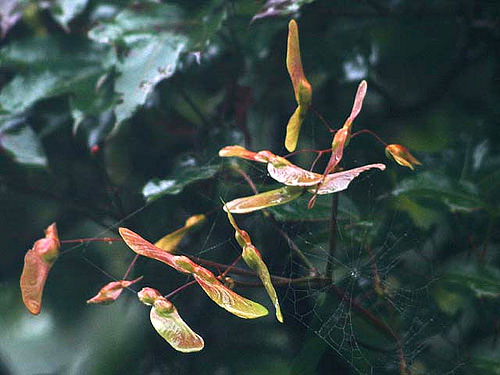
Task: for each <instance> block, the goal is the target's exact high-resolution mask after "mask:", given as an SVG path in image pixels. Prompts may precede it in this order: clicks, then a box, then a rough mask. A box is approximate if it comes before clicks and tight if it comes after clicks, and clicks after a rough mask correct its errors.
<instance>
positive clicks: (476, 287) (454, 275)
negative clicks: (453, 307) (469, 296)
mask: <svg viewBox="0 0 500 375" xmlns="http://www.w3.org/2000/svg"><path fill="white" fill-rule="evenodd" d="M444 280H445V281H447V282H449V283H453V284H457V285H459V286H462V287H464V288H467V289H469V290H470V291H472V292H473V293H474V295H475V296H476V297H477V298H498V297H500V271H499V270H498V269H497V268H495V267H492V266H490V265H476V264H472V263H470V262H467V263H463V262H462V263H453V264H450V265H448V267H447V271H446V272H445V275H444Z"/></svg>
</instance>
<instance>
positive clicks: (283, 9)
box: [252, 0, 314, 21]
mask: <svg viewBox="0 0 500 375" xmlns="http://www.w3.org/2000/svg"><path fill="white" fill-rule="evenodd" d="M313 1H314V0H267V1H266V3H265V4H264V6H263V7H262V9H261V10H260V11H259V13H257V14H256V15H255V16H253V18H252V21H255V20H258V19H259V18H266V17H275V16H287V15H289V14H293V13H296V12H297V11H298V10H299V9H300V7H301V6H303V5H305V4H309V3H312V2H313Z"/></svg>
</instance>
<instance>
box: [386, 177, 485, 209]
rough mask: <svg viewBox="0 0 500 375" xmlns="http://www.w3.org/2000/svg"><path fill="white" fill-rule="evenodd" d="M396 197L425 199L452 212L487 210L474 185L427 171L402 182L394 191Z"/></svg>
mask: <svg viewBox="0 0 500 375" xmlns="http://www.w3.org/2000/svg"><path fill="white" fill-rule="evenodd" d="M392 195H393V196H395V197H401V196H409V197H410V198H412V199H419V198H425V199H428V200H430V201H437V202H440V203H442V204H444V205H446V206H447V207H448V208H449V209H450V211H452V212H469V213H470V212H473V211H475V210H477V209H481V208H485V204H484V202H483V201H482V200H481V199H480V197H479V196H478V193H477V189H476V188H475V187H474V185H472V184H468V183H465V182H456V181H453V180H451V179H450V178H449V177H447V176H446V175H444V174H438V173H436V172H431V171H426V172H422V173H419V174H418V175H416V176H413V177H410V178H407V179H405V180H403V181H401V182H400V183H399V184H398V185H397V186H396V187H395V188H394V189H393V190H392Z"/></svg>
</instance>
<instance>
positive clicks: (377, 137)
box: [351, 129, 387, 146]
mask: <svg viewBox="0 0 500 375" xmlns="http://www.w3.org/2000/svg"><path fill="white" fill-rule="evenodd" d="M363 133H367V134H370V135H371V136H373V137H375V139H376V140H377V141H379V142H380V143H382V144H383V145H384V146H387V142H384V140H383V139H382V138H380V137H379V136H378V135H377V133H375V132H373V131H371V130H369V129H362V130H359V131H357V132H356V133H353V134H352V135H351V138H354V137H357V136H358V135H360V134H363Z"/></svg>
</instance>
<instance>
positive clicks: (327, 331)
mask: <svg viewBox="0 0 500 375" xmlns="http://www.w3.org/2000/svg"><path fill="white" fill-rule="evenodd" d="M0 14H1V19H0V26H1V31H2V35H3V39H2V40H1V41H0V46H1V48H0V87H1V91H0V207H1V209H0V217H1V218H0V223H1V229H0V233H1V240H2V241H1V243H2V262H1V263H0V282H1V290H2V293H1V294H0V311H1V313H0V335H1V340H0V363H1V366H2V370H3V372H5V373H13V374H35V373H44V374H49V373H50V374H115V373H116V374H118V373H127V374H135V373H137V374H163V373H175V374H193V373H194V374H197V373H207V374H212V373H213V374H221V375H223V374H321V373H337V374H349V373H363V374H365V373H366V374H372V373H373V374H398V373H400V372H401V370H400V364H401V360H400V357H401V352H402V353H403V355H404V358H405V362H406V365H407V370H406V371H407V373H411V374H445V373H446V374H498V373H499V372H500V361H499V358H500V343H499V342H498V335H499V332H500V321H499V319H498V317H499V316H500V315H499V314H500V305H499V303H498V300H499V298H500V257H499V255H498V253H499V250H500V249H499V240H500V235H499V231H498V223H499V220H498V219H499V217H498V216H499V211H498V208H499V199H498V194H497V193H498V190H499V188H500V173H499V167H500V156H499V155H500V154H499V153H498V151H499V144H498V141H499V138H500V133H499V132H498V128H499V121H498V118H499V115H500V112H499V108H500V107H499V106H498V103H499V94H500V92H499V89H500V85H499V74H500V66H499V61H500V60H499V56H498V54H499V51H500V49H499V48H498V45H499V39H500V27H499V24H498V22H499V17H500V9H499V6H498V2H495V1H465V0H464V1H446V0H441V1H425V2H423V1H422V2H416V1H411V0H408V1H406V0H401V1H385V0H366V1H331V0H316V1H311V0H310V1H305V0H303V1H298V0H296V1H293V0H288V1H287V0H282V1H278V0H269V1H267V2H264V1H253V0H241V1H239V0H233V1H231V0H204V1H201V0H200V1H194V0H193V1H181V0H171V1H157V2H153V1H151V2H148V1H143V2H134V1H118V0H115V1H113V0H109V1H105V0H75V1H65V0H52V1H21V0H4V1H3V2H2V3H1V4H0ZM291 17H294V18H296V19H297V21H298V23H299V31H300V40H301V49H302V59H303V62H304V68H305V72H306V75H307V76H308V78H309V80H310V81H311V83H312V86H313V88H314V94H313V106H314V108H315V109H316V110H317V111H318V112H320V113H321V114H322V115H323V116H324V117H325V118H326V119H327V120H328V121H329V122H330V123H331V124H333V127H338V126H341V125H342V123H343V121H344V120H345V117H346V115H347V114H348V113H349V111H350V106H351V105H352V99H353V96H354V93H355V90H356V87H357V84H358V83H359V81H360V80H361V79H366V80H367V81H368V95H367V98H366V101H365V105H364V108H363V111H362V113H361V115H360V117H359V118H358V120H357V121H356V124H355V130H359V129H362V128H368V129H370V130H372V131H375V132H377V133H378V134H379V135H380V136H381V137H382V138H383V139H385V140H386V141H387V142H389V143H400V144H403V145H405V146H407V147H408V148H410V149H411V150H412V152H414V154H415V155H416V156H417V157H418V158H419V159H420V160H421V161H422V163H423V166H422V167H419V168H418V169H417V170H416V171H415V172H412V171H409V170H407V169H404V168H402V167H400V166H398V165H396V164H395V163H393V162H390V161H387V163H386V164H387V165H388V168H387V170H386V171H385V172H383V173H375V172H373V173H370V174H368V176H365V177H363V178H360V179H359V181H356V182H354V183H353V185H352V188H350V189H349V190H348V191H347V192H345V193H341V195H340V198H339V200H340V203H339V204H340V206H339V214H338V221H339V227H338V239H339V240H338V246H337V249H336V252H335V253H334V254H333V257H330V258H329V255H328V234H329V224H328V219H329V212H330V208H329V205H330V202H329V199H331V198H325V199H323V200H319V201H318V204H317V207H316V208H315V210H313V211H307V210H306V208H305V205H306V201H300V202H294V203H292V204H290V205H289V206H283V207H281V208H276V209H274V210H272V212H271V213H272V215H273V216H274V217H275V220H276V222H277V224H276V225H274V226H273V225H266V224H265V221H264V220H265V219H263V216H262V215H261V214H260V213H256V214H252V215H248V216H238V222H239V223H241V225H242V226H243V227H244V228H246V229H247V230H248V231H249V232H250V233H251V234H252V238H253V239H254V242H255V243H256V244H257V245H258V247H259V249H260V250H261V251H262V253H263V256H264V258H265V260H266V263H267V264H268V265H269V267H270V269H271V271H272V273H273V274H275V275H281V276H284V277H297V276H301V275H304V274H307V270H305V269H304V267H303V265H302V264H301V263H300V261H299V260H297V259H296V258H295V257H294V256H293V254H292V253H291V251H290V246H289V244H288V242H287V241H286V240H284V239H283V237H282V236H280V234H279V232H278V231H277V229H276V228H278V229H279V230H282V231H284V232H285V233H288V234H289V235H290V236H291V237H292V239H293V240H294V241H295V242H296V244H297V245H298V246H299V247H300V248H301V249H302V250H303V251H304V253H305V254H306V255H307V256H309V258H310V259H311V260H312V261H313V263H314V264H315V266H317V267H318V269H320V270H323V268H324V267H325V264H326V263H327V262H328V261H331V262H332V263H333V265H334V270H335V272H334V280H335V284H336V285H337V286H338V288H337V289H335V291H336V292H337V293H333V292H332V289H331V288H330V289H328V288H326V289H325V290H319V291H318V290H316V288H315V286H314V285H297V286H287V287H284V288H279V290H278V292H279V295H280V298H281V300H282V304H283V310H284V313H285V324H284V325H280V324H278V323H277V322H276V321H275V320H274V318H273V316H272V314H270V316H269V317H266V318H264V319H258V320H255V321H245V320H241V319H238V318H236V317H234V316H231V315H229V314H228V313H226V312H225V311H223V310H220V309H218V308H217V307H216V306H215V305H214V304H213V303H212V302H210V301H209V300H208V299H207V298H206V297H205V296H204V295H203V294H202V293H201V292H200V291H199V290H197V289H187V290H185V291H184V292H183V293H181V294H179V295H178V297H176V298H175V301H174V302H175V304H176V306H177V307H178V309H179V311H180V313H181V315H182V316H183V317H184V318H185V320H186V321H188V322H189V324H190V325H191V326H192V327H193V328H194V329H195V330H196V331H197V332H199V333H200V334H201V335H202V336H203V337H204V338H205V341H206V348H205V349H204V351H202V352H200V353H196V354H189V355H186V354H181V353H177V352H175V351H173V350H172V349H171V348H170V346H169V345H168V344H166V343H165V342H164V341H163V340H162V339H161V338H160V337H159V336H158V335H157V334H156V332H154V330H153V329H152V327H151V325H150V323H149V320H148V309H146V308H145V307H144V306H143V305H141V304H140V303H138V301H137V299H136V296H135V295H134V294H133V293H130V292H127V293H124V295H123V296H122V297H121V298H120V299H119V300H118V301H117V302H116V303H114V304H113V305H110V306H106V307H99V306H87V305H86V304H85V301H86V299H88V298H90V297H91V296H92V295H94V294H95V293H96V291H97V290H98V289H99V288H100V287H101V286H102V285H103V284H105V283H107V282H109V281H111V279H112V278H113V277H117V278H119V277H120V276H121V275H122V274H123V273H124V272H125V270H126V268H127V265H128V263H129V262H130V260H131V259H132V257H133V254H132V253H131V252H130V251H128V249H126V248H125V246H123V245H122V244H113V245H108V244H102V243H101V244H91V245H80V246H74V247H71V246H64V247H63V251H64V252H65V253H64V254H63V256H62V257H61V258H60V259H59V260H58V262H57V263H56V265H55V266H54V268H53V270H52V272H51V274H50V276H49V280H48V283H47V285H46V291H45V295H44V306H43V309H42V313H41V315H40V316H37V317H33V316H29V314H28V313H27V311H26V310H25V309H24V307H23V305H22V303H21V298H20V292H19V287H18V279H19V275H20V273H21V269H22V264H23V257H24V254H25V251H26V250H27V249H28V248H29V247H30V246H31V244H32V243H33V241H34V240H36V239H37V238H40V237H41V235H42V231H43V228H45V227H46V226H47V225H49V224H50V223H51V222H52V221H56V222H57V224H58V227H59V233H60V236H61V238H62V239H70V238H82V237H99V236H101V237H102V236H115V235H116V228H117V227H118V226H127V227H129V228H131V229H133V230H135V231H137V232H138V233H141V234H142V235H144V237H146V238H149V239H151V240H155V239H157V238H159V237H161V236H162V235H164V234H165V233H168V232H169V231H172V230H174V229H176V228H178V227H180V226H182V225H183V223H184V220H185V219H186V218H187V217H189V216H190V215H193V214H197V213H203V212H208V211H210V210H212V209H214V208H216V207H217V208H219V209H218V210H217V212H216V213H215V214H212V215H211V216H210V217H209V220H208V223H207V224H206V225H205V226H204V227H203V228H202V229H201V230H199V231H197V232H195V233H193V234H192V235H190V236H188V238H186V240H185V241H184V242H183V244H182V248H183V250H185V251H186V253H189V254H193V255H197V256H200V257H204V258H207V259H212V260H215V261H218V262H222V263H230V262H231V261H232V260H233V259H234V258H235V256H237V255H238V253H239V249H238V247H237V245H236V243H235V242H234V240H232V231H231V229H230V227H229V225H228V223H227V220H226V218H225V216H224V215H223V213H222V211H221V210H220V201H219V198H220V197H222V198H223V199H225V200H230V199H233V198H236V197H238V196H243V195H248V194H250V193H251V190H250V189H249V188H248V186H247V185H246V183H245V181H244V180H243V179H242V178H241V176H240V175H238V174H237V173H235V172H234V169H233V168H232V167H231V163H230V162H228V161H224V162H222V161H221V160H220V159H219V158H218V157H217V151H218V150H219V149H220V148H221V147H223V146H225V145H230V144H242V145H246V146H247V147H248V148H250V149H252V150H262V149H269V150H272V151H273V152H275V153H278V154H281V155H283V154H285V153H286V151H285V150H284V148H283V139H284V131H285V124H286V122H287V120H288V118H289V116H290V115H291V113H292V112H293V110H294V107H295V102H294V98H293V92H292V88H291V83H290V80H289V77H288V75H287V72H286V67H285V53H286V34H287V23H288V21H289V19H290V18H291ZM252 18H253V22H251V21H252ZM330 142H331V135H330V133H328V132H327V131H326V130H325V127H324V126H323V124H322V123H321V121H320V120H319V119H318V118H317V117H315V116H313V115H312V114H309V115H308V117H307V120H306V122H305V124H304V126H303V130H302V134H301V138H300V140H299V149H300V148H316V149H323V148H326V147H328V146H329V144H330ZM383 157H384V156H383V146H381V145H380V144H378V143H377V142H376V141H374V140H373V139H371V138H370V137H369V136H368V135H360V136H359V137H358V138H356V139H354V140H352V141H351V144H350V145H349V147H348V149H347V150H346V156H345V160H344V162H343V163H344V165H345V166H346V167H352V166H359V165H362V164H367V163H372V162H379V161H383V160H384V159H383ZM294 160H295V162H297V163H299V164H301V165H303V166H307V165H308V163H310V162H311V160H312V159H311V157H309V156H304V155H300V156H299V157H297V158H295V159H294ZM238 164H239V166H240V167H241V168H242V169H244V170H245V171H246V172H247V173H248V174H249V175H250V176H251V177H252V178H253V179H254V180H255V182H256V183H257V185H258V187H259V189H260V188H262V187H263V186H264V185H266V184H267V185H268V184H269V183H270V182H271V181H269V180H268V179H266V177H265V170H264V168H262V167H261V166H258V165H257V166H256V165H254V164H251V163H249V162H238ZM323 166H324V165H323ZM304 219H306V220H304ZM325 249H326V250H325ZM370 252H371V253H372V254H373V256H371V255H370ZM374 265H376V266H377V271H375V269H374V268H375V267H374ZM133 275H135V276H138V275H145V279H144V281H143V285H149V286H152V287H155V288H158V289H159V290H160V291H161V292H162V293H168V292H169V291H171V290H173V289H175V288H176V287H177V286H179V285H182V283H183V282H184V281H185V277H183V276H181V275H179V274H176V273H175V272H172V271H171V270H168V269H166V267H165V266H164V265H162V264H158V263H157V262H153V261H150V260H146V259H140V260H139V262H138V264H137V265H136V267H135V268H134V271H133ZM377 277H378V279H380V285H381V286H382V288H383V290H384V293H383V294H382V295H381V296H379V295H377V293H375V292H374V287H375V284H376V279H377ZM237 291H238V292H240V293H242V294H243V295H245V296H249V297H251V298H253V299H255V300H258V301H265V295H264V294H263V292H262V291H261V290H259V289H253V288H250V289H249V288H238V289H237ZM263 303H265V302H263ZM367 311H370V312H371V313H372V314H373V315H374V316H376V317H377V319H378V320H379V321H382V322H383V323H384V326H385V327H391V329H392V330H393V331H394V332H395V333H396V335H397V336H398V337H399V341H400V342H399V345H398V343H397V342H395V340H394V337H390V336H391V335H388V334H387V329H385V332H384V329H383V328H382V329H381V328H380V325H377V324H376V323H374V321H373V319H371V320H370V319H369V318H367ZM396 341H397V340H396ZM400 349H401V350H400Z"/></svg>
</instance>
